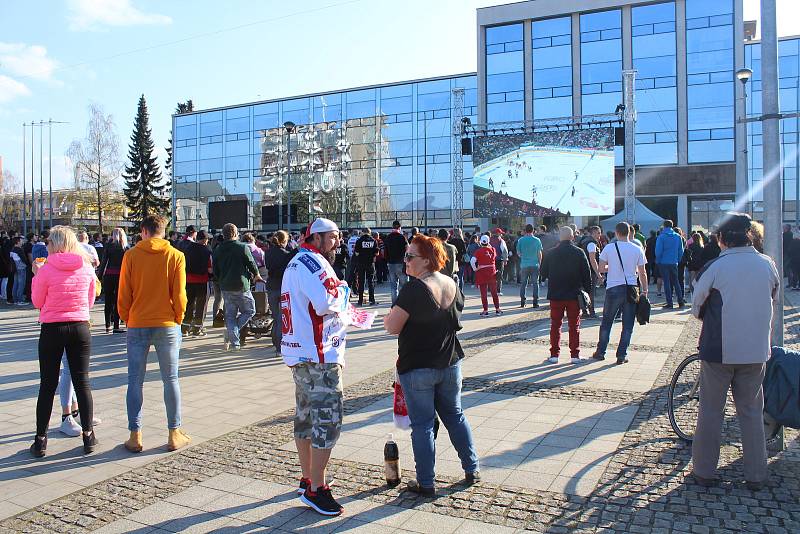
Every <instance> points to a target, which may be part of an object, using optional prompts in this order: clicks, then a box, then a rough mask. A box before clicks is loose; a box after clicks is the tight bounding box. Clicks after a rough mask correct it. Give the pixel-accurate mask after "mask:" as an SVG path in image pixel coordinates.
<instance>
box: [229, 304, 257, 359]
mask: <svg viewBox="0 0 800 534" xmlns="http://www.w3.org/2000/svg"><path fill="white" fill-rule="evenodd" d="M222 300H224V301H225V330H226V332H227V335H226V339H227V340H228V341H229V342H230V343H231V345H233V346H235V347H238V346H239V344H240V341H239V331H240V330H241V329H242V327H243V326H244V325H246V324H247V323H248V321H250V319H252V318H253V316H254V315H255V314H256V301H255V299H253V295H252V294H251V293H250V291H223V292H222Z"/></svg>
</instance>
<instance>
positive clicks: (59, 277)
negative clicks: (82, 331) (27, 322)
mask: <svg viewBox="0 0 800 534" xmlns="http://www.w3.org/2000/svg"><path fill="white" fill-rule="evenodd" d="M94 284H95V275H94V271H92V267H91V266H90V265H89V264H88V263H86V262H85V260H84V258H83V256H81V255H79V254H75V253H72V252H60V253H57V254H51V255H50V256H49V257H48V258H47V263H45V264H44V265H43V266H42V267H41V268H40V269H39V271H38V272H37V273H36V276H34V277H33V282H31V300H32V301H33V305H34V306H36V307H37V308H39V310H40V312H39V322H42V323H62V322H68V321H88V320H89V310H90V309H91V307H92V306H93V305H94V298H95V286H94Z"/></svg>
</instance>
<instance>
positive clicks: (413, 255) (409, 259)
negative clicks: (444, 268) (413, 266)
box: [404, 252, 419, 261]
mask: <svg viewBox="0 0 800 534" xmlns="http://www.w3.org/2000/svg"><path fill="white" fill-rule="evenodd" d="M404 258H405V260H406V261H411V260H413V259H414V258H419V256H418V255H417V254H411V253H410V252H406V255H405V256H404Z"/></svg>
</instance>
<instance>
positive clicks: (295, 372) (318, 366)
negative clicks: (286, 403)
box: [292, 363, 344, 449]
mask: <svg viewBox="0 0 800 534" xmlns="http://www.w3.org/2000/svg"><path fill="white" fill-rule="evenodd" d="M292 376H293V377H294V384H295V393H294V396H295V402H296V403H297V407H296V410H295V416H294V435H295V437H296V438H300V439H310V440H311V446H312V447H314V448H315V449H332V448H333V446H334V445H335V444H336V441H337V440H338V439H339V433H340V432H341V430H342V411H343V408H344V406H343V400H342V366H341V365H339V364H338V363H301V364H298V365H295V366H294V367H292Z"/></svg>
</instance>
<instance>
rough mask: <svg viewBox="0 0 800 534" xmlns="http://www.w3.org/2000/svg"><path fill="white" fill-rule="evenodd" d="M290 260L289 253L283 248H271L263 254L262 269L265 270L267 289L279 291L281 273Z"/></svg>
mask: <svg viewBox="0 0 800 534" xmlns="http://www.w3.org/2000/svg"><path fill="white" fill-rule="evenodd" d="M291 259H292V255H291V253H290V252H289V251H288V250H286V249H285V248H282V247H278V246H272V247H269V250H267V252H266V253H265V254H264V267H266V268H267V273H268V276H267V289H278V290H279V289H280V288H281V283H282V282H283V273H284V271H286V266H287V265H289V260H291Z"/></svg>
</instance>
